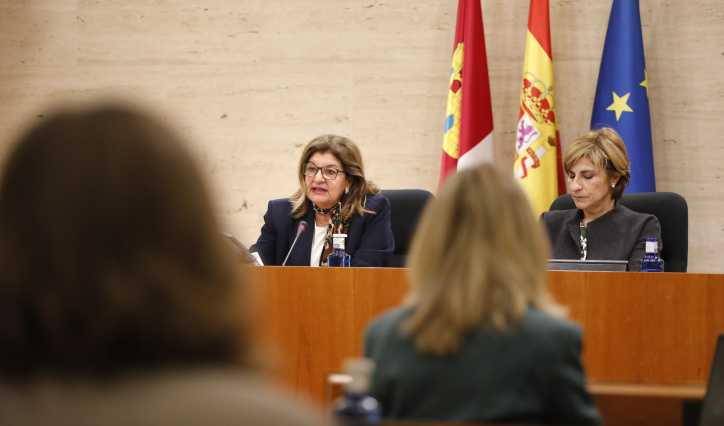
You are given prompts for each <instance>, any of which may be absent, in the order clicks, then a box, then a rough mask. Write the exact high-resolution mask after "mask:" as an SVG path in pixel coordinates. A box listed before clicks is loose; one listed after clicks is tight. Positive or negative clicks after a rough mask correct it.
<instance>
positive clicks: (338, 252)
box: [327, 234, 352, 266]
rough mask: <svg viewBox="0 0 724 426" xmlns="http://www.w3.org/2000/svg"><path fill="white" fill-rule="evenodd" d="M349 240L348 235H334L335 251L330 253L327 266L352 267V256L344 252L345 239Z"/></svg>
mask: <svg viewBox="0 0 724 426" xmlns="http://www.w3.org/2000/svg"><path fill="white" fill-rule="evenodd" d="M345 238H347V234H334V235H332V241H333V243H334V251H333V252H332V253H329V256H327V266H350V265H351V263H352V256H350V255H348V254H347V252H346V251H344V239H345Z"/></svg>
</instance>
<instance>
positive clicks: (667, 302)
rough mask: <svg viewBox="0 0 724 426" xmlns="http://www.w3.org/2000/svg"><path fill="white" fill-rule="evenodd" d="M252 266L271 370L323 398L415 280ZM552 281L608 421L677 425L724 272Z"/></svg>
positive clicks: (700, 376) (704, 367) (716, 323)
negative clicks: (330, 378)
mask: <svg viewBox="0 0 724 426" xmlns="http://www.w3.org/2000/svg"><path fill="white" fill-rule="evenodd" d="M245 271H247V272H248V274H249V275H250V276H251V277H252V278H253V281H254V283H255V284H254V286H255V287H256V289H257V290H258V292H263V294H264V296H263V297H260V298H259V299H258V300H257V308H258V312H257V318H258V319H257V323H256V326H257V329H258V332H259V333H260V336H261V337H262V340H263V341H264V343H265V344H266V345H267V347H268V348H271V349H272V350H274V351H276V352H277V353H278V355H279V357H278V358H277V360H278V363H277V364H276V366H275V368H274V373H275V374H276V376H277V377H278V378H279V380H280V381H281V382H282V383H285V384H286V385H287V386H289V387H291V388H293V389H295V390H296V391H297V392H298V393H299V394H301V395H307V396H311V397H312V398H313V399H314V400H316V401H318V402H319V403H322V402H323V401H324V400H325V378H326V377H327V375H328V374H330V373H332V372H337V371H340V370H341V368H342V363H343V360H344V359H345V358H349V357H355V356H359V355H360V354H361V353H362V335H363V332H364V328H365V325H366V324H367V323H368V322H369V321H370V320H371V319H372V318H374V317H375V316H376V315H378V314H380V313H381V312H383V311H385V310H387V309H389V308H391V307H394V306H396V305H398V304H399V303H400V302H401V300H402V299H403V297H404V295H405V293H406V292H407V288H408V284H407V279H406V275H405V274H406V270H405V269H392V268H390V269H384V268H304V267H268V266H266V267H246V268H245ZM548 281H549V289H550V291H551V293H552V294H553V295H554V297H555V298H556V300H557V301H558V302H559V303H561V304H563V305H565V306H567V307H569V309H570V317H571V319H572V320H573V321H576V322H578V323H579V324H580V325H581V326H582V327H583V330H584V364H585V367H586V372H587V375H588V378H589V379H590V380H591V386H590V387H591V391H592V392H593V393H594V394H595V395H596V396H597V401H598V403H599V407H600V408H601V410H602V412H605V413H606V422H607V424H622V425H625V424H642V425H643V424H647V423H646V422H649V423H648V424H672V425H673V424H676V423H675V419H679V420H680V419H681V415H682V404H683V402H684V401H687V400H700V399H701V397H702V396H703V394H704V385H705V383H706V381H707V380H708V374H709V370H710V368H711V357H712V354H713V350H714V345H715V342H716V337H717V335H718V334H719V333H720V332H721V331H724V311H722V310H721V309H716V306H717V304H718V303H720V302H717V300H718V301H721V300H722V299H721V298H719V299H714V300H712V298H713V297H721V295H722V292H724V275H716V274H712V275H709V274H677V273H665V274H662V273H648V274H647V273H634V272H564V271H550V272H549V273H548ZM633 407H638V408H637V409H636V410H633V411H630V410H632V409H633ZM626 413H629V415H628V416H627V415H626ZM632 413H633V414H635V415H634V416H633V417H631V415H632ZM671 419H674V420H671ZM660 421H662V422H663V423H660ZM630 422H633V423H630ZM679 423H680V421H679Z"/></svg>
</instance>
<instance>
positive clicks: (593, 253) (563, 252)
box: [540, 203, 663, 271]
mask: <svg viewBox="0 0 724 426" xmlns="http://www.w3.org/2000/svg"><path fill="white" fill-rule="evenodd" d="M582 218H583V211H582V210H579V209H571V210H553V211H548V212H543V214H541V216H540V220H541V221H543V222H544V223H545V225H546V228H547V229H548V235H549V237H550V239H551V246H552V249H553V253H552V255H551V257H552V258H553V259H580V258H581V228H580V222H581V219H582ZM586 238H587V240H588V254H587V255H586V259H591V260H628V270H629V271H638V270H639V261H640V260H641V259H643V257H644V255H646V238H658V240H659V253H661V248H662V247H663V245H662V241H661V225H659V220H658V219H656V216H654V215H650V214H645V213H637V212H635V211H633V210H630V209H628V208H626V207H625V206H622V205H620V204H618V203H616V207H614V208H613V209H612V210H610V211H608V212H606V213H605V214H603V215H602V216H601V217H599V218H598V219H596V220H592V221H591V222H589V223H588V225H587V226H586Z"/></svg>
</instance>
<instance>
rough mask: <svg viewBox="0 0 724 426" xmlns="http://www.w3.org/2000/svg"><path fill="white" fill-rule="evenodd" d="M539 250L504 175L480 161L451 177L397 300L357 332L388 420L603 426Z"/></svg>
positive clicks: (536, 230)
mask: <svg viewBox="0 0 724 426" xmlns="http://www.w3.org/2000/svg"><path fill="white" fill-rule="evenodd" d="M548 251H549V249H548V242H547V240H546V237H545V234H544V231H543V229H541V227H540V226H539V225H538V224H537V223H536V220H535V217H534V216H533V212H532V209H531V207H530V205H529V204H528V202H527V200H526V198H525V196H524V195H523V193H522V191H521V190H520V188H519V187H518V183H517V182H515V181H514V180H513V178H512V177H511V176H509V173H507V172H506V173H504V172H501V171H499V170H497V169H496V168H494V166H492V165H485V166H482V167H481V168H479V169H475V170H467V171H461V172H459V173H458V174H456V175H454V176H453V177H451V178H450V179H449V180H448V182H447V183H446V184H445V185H444V187H443V188H442V191H441V192H440V194H439V196H438V197H437V198H436V199H435V200H434V202H432V203H431V204H429V205H428V207H427V208H426V211H425V212H424V214H423V217H422V219H421V222H420V225H419V227H418V229H417V231H416V233H415V238H414V240H413V246H412V252H411V253H410V257H409V258H408V264H409V265H408V266H409V267H410V269H409V280H410V283H411V286H412V288H411V290H410V293H409V294H408V297H407V299H406V301H405V303H404V304H403V306H401V307H399V308H397V309H394V310H392V311H390V312H388V313H386V314H384V315H382V316H381V317H380V318H378V319H376V320H375V321H374V322H372V323H371V324H370V325H369V326H368V328H367V331H366V336H365V349H364V353H365V356H366V357H369V358H371V359H373V360H374V361H375V363H376V365H377V367H376V370H375V373H374V376H373V383H372V396H374V397H375V398H377V399H379V401H380V402H381V403H382V406H383V415H384V416H385V417H387V418H394V419H406V420H408V419H409V420H412V419H414V420H436V421H451V422H492V423H502V422H510V423H548V424H557V425H569V424H571V425H573V424H575V425H597V424H599V423H600V420H599V416H598V412H597V410H596V408H595V406H594V404H593V401H592V398H591V396H590V395H589V394H588V392H587V391H586V388H585V374H584V370H583V366H582V365H581V331H580V329H579V327H578V326H576V325H574V324H572V323H570V322H567V321H566V320H564V319H562V316H563V315H562V308H561V307H559V306H558V305H556V304H555V303H554V302H553V300H552V299H551V296H550V295H549V294H548V292H547V290H546V288H545V278H546V271H545V270H546V259H547V257H548V256H547V255H548Z"/></svg>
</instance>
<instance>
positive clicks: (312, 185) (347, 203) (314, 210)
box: [249, 135, 395, 266]
mask: <svg viewBox="0 0 724 426" xmlns="http://www.w3.org/2000/svg"><path fill="white" fill-rule="evenodd" d="M298 177H299V189H297V191H296V192H295V193H294V194H293V195H292V196H291V198H282V199H278V200H272V201H270V202H269V206H268V208H267V212H266V213H265V214H264V225H263V226H262V228H261V235H260V236H259V239H258V240H257V241H256V243H255V244H254V245H252V246H251V247H250V249H249V250H250V251H251V252H256V253H258V254H259V257H261V260H262V262H264V264H265V265H290V266H327V255H329V253H331V252H332V251H333V250H334V247H333V245H332V235H333V234H346V235H347V238H346V241H345V250H346V251H347V253H348V254H349V255H351V256H352V262H351V264H352V266H387V265H388V264H389V263H390V259H391V258H392V254H393V252H394V249H395V241H394V238H393V236H392V229H391V227H390V202H389V200H388V199H387V198H386V197H384V196H382V195H380V189H379V187H377V185H375V184H374V183H372V182H371V181H367V179H366V178H365V175H364V167H363V166H362V154H361V153H360V150H359V148H358V147H357V145H356V144H355V143H354V142H352V141H351V140H349V139H347V138H345V137H342V136H337V135H323V136H319V137H317V138H314V139H313V140H312V141H311V142H309V143H308V144H307V146H306V147H305V148H304V151H303V152H302V156H301V158H300V160H299V170H298ZM297 237H298V238H297ZM295 240H296V243H295Z"/></svg>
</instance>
